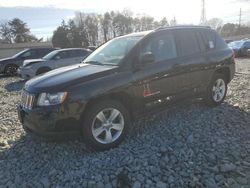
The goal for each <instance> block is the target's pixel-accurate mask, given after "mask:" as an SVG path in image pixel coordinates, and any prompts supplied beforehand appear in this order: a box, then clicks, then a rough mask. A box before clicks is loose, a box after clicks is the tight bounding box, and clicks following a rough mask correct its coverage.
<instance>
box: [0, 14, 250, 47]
mask: <svg viewBox="0 0 250 188" xmlns="http://www.w3.org/2000/svg"><path fill="white" fill-rule="evenodd" d="M174 25H177V20H176V19H175V17H174V18H173V19H171V20H167V19H166V18H165V17H164V18H162V19H161V20H159V21H158V20H155V19H154V18H153V17H151V16H148V15H137V16H133V12H131V11H130V10H123V11H121V12H119V11H110V12H106V13H104V14H96V13H91V14H86V13H82V12H77V13H75V16H74V17H73V18H72V19H70V20H69V21H67V22H65V21H62V23H61V25H60V26H58V27H57V29H56V30H55V31H54V32H53V36H52V39H51V40H52V43H53V45H54V46H55V47H60V48H67V47H87V46H98V45H100V44H102V43H104V42H106V41H108V40H110V39H112V38H114V37H117V36H121V35H124V34H129V33H132V32H139V31H146V30H152V29H156V28H158V27H163V26H174ZM203 25H207V26H210V27H211V28H213V29H215V30H217V31H218V32H219V33H220V34H221V35H222V36H223V37H230V36H237V35H244V34H250V25H242V26H239V25H238V24H234V23H226V24H223V21H222V20H221V19H219V18H212V19H210V20H208V21H207V22H206V23H204V24H203ZM0 39H1V40H2V41H4V42H5V43H22V42H39V41H42V39H40V40H38V39H37V38H36V37H35V36H34V35H33V34H31V32H30V29H29V27H28V26H27V23H25V22H24V21H22V20H20V19H19V18H14V19H12V20H10V21H8V22H5V23H2V24H0Z"/></svg>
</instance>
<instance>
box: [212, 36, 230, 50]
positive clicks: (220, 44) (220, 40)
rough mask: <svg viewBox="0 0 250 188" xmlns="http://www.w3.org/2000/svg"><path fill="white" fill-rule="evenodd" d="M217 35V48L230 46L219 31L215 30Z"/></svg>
mask: <svg viewBox="0 0 250 188" xmlns="http://www.w3.org/2000/svg"><path fill="white" fill-rule="evenodd" d="M215 36H216V41H215V46H216V49H225V48H228V46H227V43H226V42H225V40H224V39H223V38H222V37H221V36H220V35H219V34H218V33H217V32H215Z"/></svg>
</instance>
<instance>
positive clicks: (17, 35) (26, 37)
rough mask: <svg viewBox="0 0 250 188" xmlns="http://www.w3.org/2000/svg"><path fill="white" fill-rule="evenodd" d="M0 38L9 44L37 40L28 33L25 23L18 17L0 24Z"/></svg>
mask: <svg viewBox="0 0 250 188" xmlns="http://www.w3.org/2000/svg"><path fill="white" fill-rule="evenodd" d="M0 39H1V40H2V41H4V42H5V43H9V44H11V43H23V42H35V41H36V42H37V41H39V40H38V39H37V38H36V37H35V36H34V35H32V34H31V33H30V29H29V28H28V26H27V24H26V23H25V22H24V21H22V20H20V19H19V18H14V19H12V20H10V21H8V22H5V23H1V24H0Z"/></svg>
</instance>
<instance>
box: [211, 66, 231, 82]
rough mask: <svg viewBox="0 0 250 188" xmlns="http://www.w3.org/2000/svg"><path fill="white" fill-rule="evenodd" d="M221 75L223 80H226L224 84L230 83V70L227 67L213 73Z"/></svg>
mask: <svg viewBox="0 0 250 188" xmlns="http://www.w3.org/2000/svg"><path fill="white" fill-rule="evenodd" d="M216 73H217V74H223V75H225V78H226V82H227V84H228V83H229V82H230V78H231V73H230V69H229V67H222V68H219V69H217V70H216V71H215V74H216Z"/></svg>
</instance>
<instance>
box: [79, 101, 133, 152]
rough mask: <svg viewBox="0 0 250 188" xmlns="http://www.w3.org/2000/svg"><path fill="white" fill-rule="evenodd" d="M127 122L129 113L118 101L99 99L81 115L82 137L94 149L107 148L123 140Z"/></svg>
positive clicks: (128, 121) (127, 125)
mask: <svg viewBox="0 0 250 188" xmlns="http://www.w3.org/2000/svg"><path fill="white" fill-rule="evenodd" d="M112 114H113V115H112ZM112 116H113V118H112ZM109 119H110V120H109ZM112 119H113V120H112ZM129 124H130V115H129V113H128V111H127V109H126V108H125V107H124V106H123V105H122V104H121V103H120V102H118V101H114V100H105V101H100V102H97V103H95V104H94V105H92V106H91V107H90V109H89V110H88V111H87V112H86V114H85V115H84V117H83V125H82V133H83V138H84V140H85V142H86V144H87V145H88V146H89V147H91V148H93V149H94V150H101V151H102V150H108V149H110V148H113V147H115V146H117V145H118V144H120V143H121V142H122V141H123V139H124V138H125V136H126V134H127V131H128V127H129Z"/></svg>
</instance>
